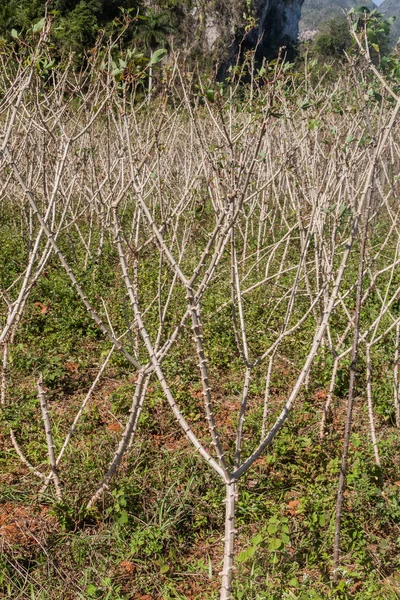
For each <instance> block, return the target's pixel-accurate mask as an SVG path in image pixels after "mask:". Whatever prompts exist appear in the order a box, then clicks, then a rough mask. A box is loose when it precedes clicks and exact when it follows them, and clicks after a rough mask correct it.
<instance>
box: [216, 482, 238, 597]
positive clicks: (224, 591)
mask: <svg viewBox="0 0 400 600" xmlns="http://www.w3.org/2000/svg"><path fill="white" fill-rule="evenodd" d="M236 488H237V483H236V480H231V481H229V482H228V483H226V485H225V490H226V500H225V538H224V566H223V570H222V584H221V591H220V600H232V599H233V596H232V580H233V569H234V565H233V561H234V556H235V533H236V531H235V509H236V497H237V489H236Z"/></svg>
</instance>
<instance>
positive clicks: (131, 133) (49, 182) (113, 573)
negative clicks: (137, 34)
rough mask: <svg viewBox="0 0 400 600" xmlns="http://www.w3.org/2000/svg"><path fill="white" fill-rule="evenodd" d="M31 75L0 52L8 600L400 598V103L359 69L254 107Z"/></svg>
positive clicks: (28, 64)
mask: <svg viewBox="0 0 400 600" xmlns="http://www.w3.org/2000/svg"><path fill="white" fill-rule="evenodd" d="M28 50H29V49H28ZM28 50H27V51H26V55H23V49H22V50H20V54H19V55H16V54H14V53H13V52H12V51H11V50H7V48H2V49H0V51H1V53H0V300H1V304H0V326H1V330H0V348H1V354H2V369H1V427H0V440H1V447H0V468H1V475H0V597H1V598H12V599H13V600H17V599H34V600H59V599H61V598H62V599H64V600H75V599H77V600H78V599H81V600H90V599H92V598H93V599H102V600H106V599H107V600H128V599H129V600H134V599H135V600H173V599H174V600H175V599H176V600H178V599H189V600H195V599H197V600H211V599H213V598H214V599H215V598H221V599H222V600H230V599H235V600H236V599H237V600H239V599H242V598H243V599H246V600H250V599H254V600H256V599H257V600H258V599H259V600H262V599H265V600H278V599H279V600H280V599H288V600H289V599H298V600H319V599H325V598H338V599H346V598H356V599H359V600H368V599H371V600H372V599H374V600H384V599H385V600H394V599H396V598H400V575H399V572H400V571H399V567H400V498H399V494H400V435H399V427H400V396H399V395H400V374H399V362H400V277H399V274H400V203H399V198H400V132H399V118H400V116H399V115H400V97H399V95H398V87H396V85H395V83H393V82H391V81H387V80H386V79H385V78H384V77H382V76H381V75H380V72H379V71H377V70H376V68H375V67H374V66H373V65H372V64H369V63H368V60H367V59H365V58H363V57H362V56H361V54H360V53H359V56H358V57H357V58H355V59H352V62H351V64H350V63H349V64H348V65H344V66H343V67H341V68H340V69H336V70H333V71H332V72H331V73H329V72H327V71H323V70H321V69H319V67H318V65H316V64H314V63H312V64H307V62H306V64H300V65H299V66H297V67H296V68H294V66H293V65H291V64H285V63H283V62H279V61H278V62H276V63H275V64H273V65H272V66H270V67H268V68H267V69H266V70H265V72H264V71H263V72H262V73H259V75H258V77H259V78H261V80H262V81H259V82H256V83H257V85H250V84H243V83H239V81H238V79H235V77H234V76H232V78H231V82H230V84H226V85H217V84H213V83H210V82H206V80H205V78H203V79H202V78H201V77H199V76H198V75H197V74H196V73H193V72H190V73H189V72H188V71H187V70H185V68H184V65H182V64H180V62H179V60H178V59H176V60H174V59H170V60H169V63H168V64H167V65H166V66H164V67H163V69H162V70H161V68H160V67H159V65H156V64H154V65H150V68H151V69H152V70H153V68H154V69H159V70H158V72H157V74H156V75H157V80H156V85H155V87H154V88H153V91H152V94H151V96H152V97H151V98H149V92H148V88H147V87H146V85H145V82H146V80H145V79H144V75H143V74H144V73H145V71H146V68H141V69H142V70H140V69H139V70H138V69H136V70H135V67H134V65H132V64H129V62H127V61H126V60H125V61H123V62H119V63H118V62H117V63H116V62H115V61H116V60H117V58H115V55H116V52H117V51H116V49H115V48H111V49H110V51H109V54H107V53H104V52H103V54H101V53H99V54H93V56H92V57H91V59H90V60H89V61H88V62H87V64H86V66H85V67H84V68H82V70H81V71H80V72H79V73H78V72H77V71H76V70H74V68H73V67H72V66H71V64H67V63H64V64H62V65H60V66H59V67H55V66H54V64H52V62H51V60H50V59H49V58H48V56H47V49H46V46H45V45H44V44H39V45H38V46H37V47H36V48H33V49H31V50H30V51H29V52H28ZM367 58H368V57H367ZM121 60H122V59H121ZM118 65H119V66H118ZM151 76H153V73H152V74H151Z"/></svg>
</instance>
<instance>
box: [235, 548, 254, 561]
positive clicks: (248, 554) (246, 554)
mask: <svg viewBox="0 0 400 600" xmlns="http://www.w3.org/2000/svg"><path fill="white" fill-rule="evenodd" d="M256 552H257V546H250V547H249V548H246V550H243V552H240V554H239V555H238V557H237V559H236V560H237V561H238V562H242V563H243V562H246V560H249V558H252V557H253V556H254V555H255V553H256Z"/></svg>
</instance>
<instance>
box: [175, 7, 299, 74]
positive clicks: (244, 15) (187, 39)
mask: <svg viewBox="0 0 400 600" xmlns="http://www.w3.org/2000/svg"><path fill="white" fill-rule="evenodd" d="M303 2H304V0H186V1H183V2H182V3H181V11H182V13H181V14H182V16H181V19H180V27H179V31H178V33H177V36H176V38H177V40H176V41H177V47H181V48H186V50H187V51H188V52H189V53H191V54H192V55H193V54H194V55H197V57H198V58H200V59H201V57H207V61H209V60H210V59H212V60H214V61H215V62H217V63H219V64H225V65H226V64H229V63H232V62H234V61H235V59H236V57H237V55H238V53H239V52H241V51H243V50H245V49H256V53H257V57H258V58H261V57H263V56H267V57H270V56H272V55H274V54H276V52H277V51H278V49H279V47H281V46H287V47H290V46H293V45H294V44H295V43H296V41H297V36H298V29H299V21H300V17H301V7H302V4H303Z"/></svg>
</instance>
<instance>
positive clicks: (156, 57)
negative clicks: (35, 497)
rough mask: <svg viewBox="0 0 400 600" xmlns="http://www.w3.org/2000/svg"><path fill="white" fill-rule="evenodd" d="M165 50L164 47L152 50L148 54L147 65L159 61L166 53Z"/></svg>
mask: <svg viewBox="0 0 400 600" xmlns="http://www.w3.org/2000/svg"><path fill="white" fill-rule="evenodd" d="M167 52H168V51H167V50H166V49H165V48H159V49H158V50H156V51H155V52H153V54H152V55H151V56H150V62H149V67H152V66H153V65H156V64H157V63H159V62H160V61H161V60H162V59H163V58H164V56H165V55H166V54H167Z"/></svg>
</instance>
